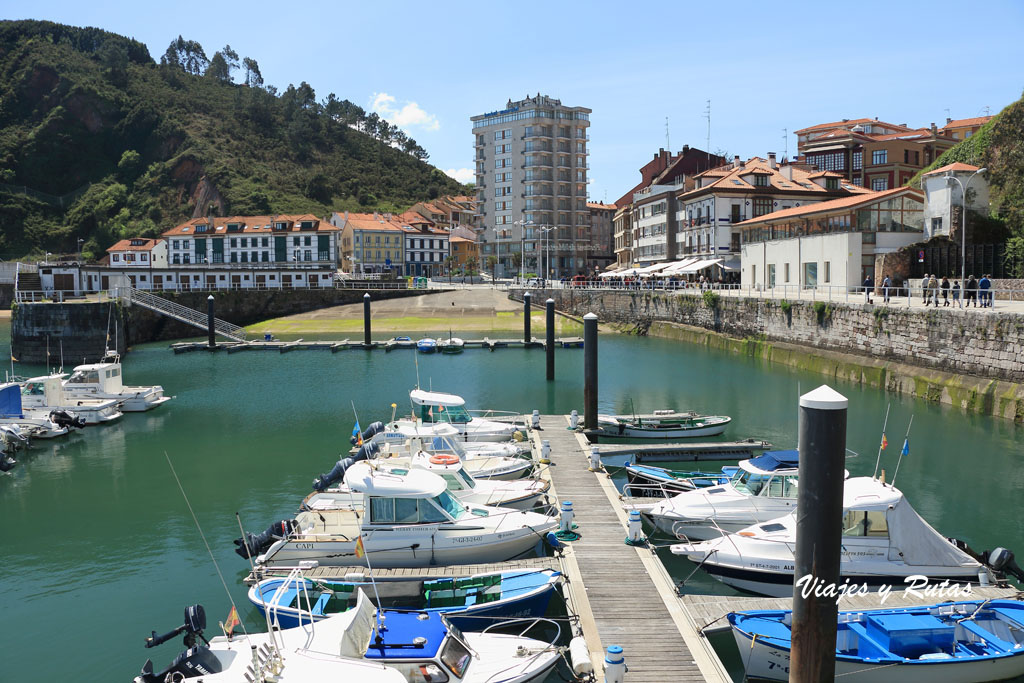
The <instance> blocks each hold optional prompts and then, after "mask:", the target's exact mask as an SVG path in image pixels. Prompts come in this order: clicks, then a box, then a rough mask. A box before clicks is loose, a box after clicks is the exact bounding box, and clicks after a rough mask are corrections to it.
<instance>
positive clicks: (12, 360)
mask: <svg viewBox="0 0 1024 683" xmlns="http://www.w3.org/2000/svg"><path fill="white" fill-rule="evenodd" d="M11 362H12V363H17V362H18V359H17V358H15V357H14V355H13V354H12V355H11Z"/></svg>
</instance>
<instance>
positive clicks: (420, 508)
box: [370, 492, 450, 524]
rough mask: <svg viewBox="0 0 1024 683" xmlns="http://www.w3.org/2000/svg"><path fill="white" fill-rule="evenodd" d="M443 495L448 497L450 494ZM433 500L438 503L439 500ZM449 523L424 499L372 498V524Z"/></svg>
mask: <svg viewBox="0 0 1024 683" xmlns="http://www.w3.org/2000/svg"><path fill="white" fill-rule="evenodd" d="M441 495H442V496H447V495H448V493H447V492H444V493H442V494H441ZM449 497H450V496H449ZM433 500H434V501H435V502H437V500H438V498H434V499H433ZM447 521H448V518H447V517H445V516H444V514H443V513H442V512H441V511H440V510H438V509H437V508H436V507H434V506H433V505H431V504H430V503H429V502H428V501H427V500H424V499H422V498H377V497H372V498H370V522H371V523H372V524H437V523H438V522H447Z"/></svg>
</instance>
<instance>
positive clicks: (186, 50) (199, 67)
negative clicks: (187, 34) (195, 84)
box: [160, 35, 210, 76]
mask: <svg viewBox="0 0 1024 683" xmlns="http://www.w3.org/2000/svg"><path fill="white" fill-rule="evenodd" d="M160 63H161V64H163V65H165V66H173V67H177V68H179V69H181V70H182V71H184V72H185V73H188V74H193V75H195V76H201V75H202V74H204V73H205V72H206V69H207V67H208V66H209V65H210V60H209V59H207V58H206V52H205V51H204V50H203V46H202V45H200V44H199V43H198V42H196V41H194V40H185V39H184V38H182V37H181V36H180V35H179V36H178V37H177V38H176V39H175V40H172V41H171V44H170V45H168V46H167V51H166V52H164V56H163V57H161V58H160Z"/></svg>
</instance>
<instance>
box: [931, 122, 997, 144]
mask: <svg viewBox="0 0 1024 683" xmlns="http://www.w3.org/2000/svg"><path fill="white" fill-rule="evenodd" d="M991 120H992V117H991V116H975V117H974V118H970V119H956V120H954V119H951V118H949V117H948V116H947V117H946V125H944V126H943V127H942V128H940V129H939V132H940V133H942V134H944V135H948V136H949V137H951V138H953V139H954V140H966V139H967V138H969V137H971V136H972V135H974V134H975V133H977V132H978V130H979V129H980V128H981V127H982V126H984V125H985V124H986V123H988V122H989V121H991Z"/></svg>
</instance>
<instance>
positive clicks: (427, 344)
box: [416, 337, 437, 353]
mask: <svg viewBox="0 0 1024 683" xmlns="http://www.w3.org/2000/svg"><path fill="white" fill-rule="evenodd" d="M416 349H417V350H418V351H419V352H420V353H434V352H435V351H437V340H436V339H432V338H430V337H424V338H423V339H420V340H419V341H418V342H416Z"/></svg>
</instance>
